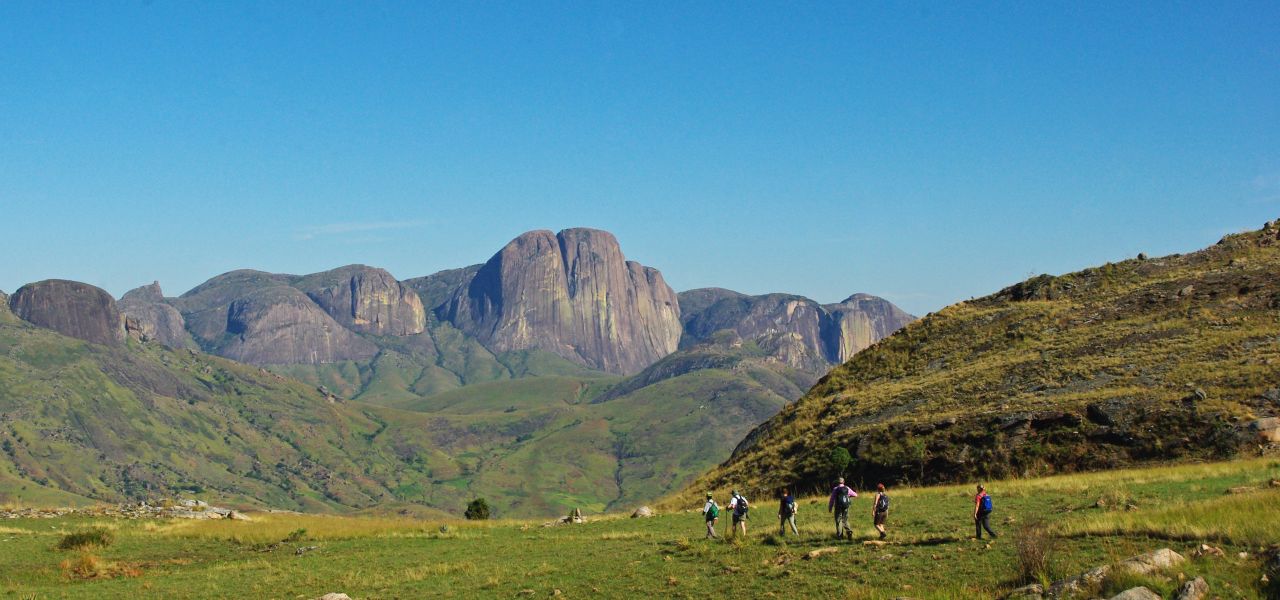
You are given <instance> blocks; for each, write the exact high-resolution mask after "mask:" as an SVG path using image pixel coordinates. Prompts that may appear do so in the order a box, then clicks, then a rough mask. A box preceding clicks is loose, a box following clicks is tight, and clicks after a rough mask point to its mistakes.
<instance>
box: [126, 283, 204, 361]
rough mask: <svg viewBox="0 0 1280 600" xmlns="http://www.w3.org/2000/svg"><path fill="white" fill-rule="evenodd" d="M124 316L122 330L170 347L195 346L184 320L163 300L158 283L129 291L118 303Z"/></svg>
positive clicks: (162, 293)
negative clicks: (123, 327) (123, 328)
mask: <svg viewBox="0 0 1280 600" xmlns="http://www.w3.org/2000/svg"><path fill="white" fill-rule="evenodd" d="M117 305H118V306H119V307H120V312H121V313H123V314H124V316H125V329H126V331H128V333H129V334H130V335H136V336H138V337H139V338H140V339H143V340H155V341H158V342H160V343H161V344H164V345H165V346H168V347H170V348H194V347H195V343H194V341H192V339H191V336H190V335H189V334H188V333H187V329H186V320H185V319H183V318H182V313H180V312H178V309H176V308H174V307H173V306H170V305H169V304H168V303H166V302H165V299H164V292H163V291H162V290H161V289H160V282H158V281H157V282H152V284H151V285H144V286H142V287H139V288H135V289H132V290H129V291H128V292H126V293H125V295H124V296H122V297H121V298H120V301H119V302H118V303H117Z"/></svg>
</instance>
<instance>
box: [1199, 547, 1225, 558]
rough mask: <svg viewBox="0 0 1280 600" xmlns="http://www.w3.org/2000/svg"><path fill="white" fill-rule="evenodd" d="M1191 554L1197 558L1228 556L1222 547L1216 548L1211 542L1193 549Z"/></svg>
mask: <svg viewBox="0 0 1280 600" xmlns="http://www.w3.org/2000/svg"><path fill="white" fill-rule="evenodd" d="M1191 555H1192V556H1195V557H1197V558H1198V557H1201V556H1226V554H1225V553H1224V552H1223V551H1222V548H1215V547H1213V546H1210V545H1209V544H1200V547H1199V548H1196V549H1195V550H1192V551H1191Z"/></svg>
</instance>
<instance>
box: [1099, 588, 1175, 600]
mask: <svg viewBox="0 0 1280 600" xmlns="http://www.w3.org/2000/svg"><path fill="white" fill-rule="evenodd" d="M1111 600H1163V599H1162V598H1161V597H1160V594H1157V593H1155V592H1153V591H1151V590H1149V589H1147V588H1145V587H1136V588H1130V589H1127V590H1125V591H1123V592H1120V593H1119V594H1116V595H1114V596H1112V597H1111Z"/></svg>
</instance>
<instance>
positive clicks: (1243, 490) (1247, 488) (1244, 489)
mask: <svg viewBox="0 0 1280 600" xmlns="http://www.w3.org/2000/svg"><path fill="white" fill-rule="evenodd" d="M1256 491H1258V488H1256V487H1253V486H1251V485H1240V486H1236V487H1233V488H1227V493H1228V494H1233V495H1234V494H1248V493H1249V492H1256Z"/></svg>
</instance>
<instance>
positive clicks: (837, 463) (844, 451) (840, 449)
mask: <svg viewBox="0 0 1280 600" xmlns="http://www.w3.org/2000/svg"><path fill="white" fill-rule="evenodd" d="M827 460H828V461H830V462H831V467H832V468H833V469H835V470H837V471H839V472H840V476H841V477H844V470H845V469H847V468H849V463H851V462H853V457H852V456H850V455H849V449H848V448H845V447H844V446H836V447H835V448H832V449H831V453H830V454H828V455H827Z"/></svg>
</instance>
